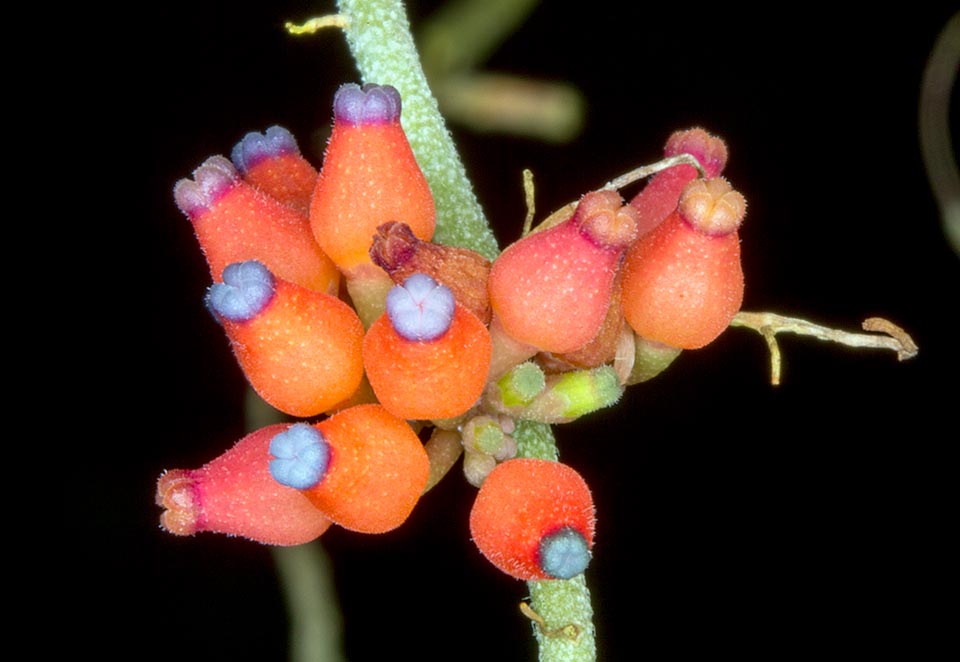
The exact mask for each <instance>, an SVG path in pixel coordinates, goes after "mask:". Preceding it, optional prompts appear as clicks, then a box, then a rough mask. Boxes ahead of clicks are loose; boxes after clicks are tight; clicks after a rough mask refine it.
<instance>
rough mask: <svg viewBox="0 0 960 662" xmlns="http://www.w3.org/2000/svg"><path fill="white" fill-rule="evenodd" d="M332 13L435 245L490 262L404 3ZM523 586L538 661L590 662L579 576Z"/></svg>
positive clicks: (589, 623)
mask: <svg viewBox="0 0 960 662" xmlns="http://www.w3.org/2000/svg"><path fill="white" fill-rule="evenodd" d="M338 6H339V9H340V13H341V14H342V15H344V16H345V17H346V19H347V27H346V34H347V43H348V44H349V46H350V50H351V52H352V53H353V56H354V58H355V59H356V61H357V67H358V69H359V70H360V74H361V77H362V78H363V80H364V81H365V82H377V83H385V84H390V85H393V86H394V87H396V88H397V89H398V90H399V92H400V96H401V98H402V99H403V115H402V122H403V125H404V130H405V131H406V132H407V136H408V139H409V140H410V144H411V146H412V147H413V151H414V153H415V154H416V156H417V161H418V162H419V164H420V167H421V168H422V170H423V172H424V175H426V177H427V181H428V182H430V189H431V191H432V192H433V196H434V200H435V202H436V205H437V231H436V234H435V236H434V240H435V241H437V242H438V243H443V244H450V245H454V246H461V247H464V248H471V249H473V250H475V251H477V252H479V253H481V254H483V255H485V256H486V257H489V258H491V259H492V258H494V257H495V256H496V255H497V253H498V252H499V251H498V248H497V243H496V239H494V236H493V232H492V230H491V229H490V225H489V223H488V222H487V219H486V217H485V216H484V214H483V211H482V209H481V208H480V204H479V203H478V202H477V199H476V196H475V195H474V193H473V188H472V186H471V184H470V181H469V180H468V179H467V175H466V170H465V168H464V167H463V164H462V163H461V162H460V157H459V154H458V153H457V150H456V147H455V146H454V144H453V141H452V139H451V138H450V134H449V132H448V131H447V128H446V124H445V122H444V120H443V117H442V116H441V115H440V111H439V110H438V108H437V102H436V100H435V99H434V97H433V95H432V93H431V92H430V88H429V86H428V85H427V80H426V78H425V76H424V74H423V69H422V68H421V66H420V59H419V56H418V54H417V50H416V47H415V46H414V43H413V37H412V36H411V34H410V24H409V21H408V20H407V15H406V9H405V8H404V5H403V2H402V1H401V0H339V2H338ZM515 438H516V440H517V445H518V448H519V449H520V454H521V455H524V456H526V457H542V458H545V459H550V460H556V459H557V447H556V443H555V442H554V439H553V432H552V431H551V429H550V426H548V425H542V424H538V423H530V422H526V421H521V422H519V423H518V426H517V430H516V433H515ZM528 586H529V589H530V595H531V597H532V603H531V606H532V608H533V610H534V611H535V612H537V613H538V614H540V615H541V616H542V617H543V618H544V619H545V621H546V624H547V633H544V632H543V631H542V630H541V629H540V628H536V629H535V634H536V637H537V641H538V642H539V644H540V660H541V662H560V661H563V662H566V661H568V660H569V661H576V662H588V661H592V660H595V659H596V643H595V636H594V627H593V610H592V608H591V607H590V593H589V591H588V590H587V587H586V582H585V580H584V578H583V576H582V575H581V576H579V577H577V578H575V579H572V580H551V581H541V582H529V583H528ZM571 632H575V636H570V633H571Z"/></svg>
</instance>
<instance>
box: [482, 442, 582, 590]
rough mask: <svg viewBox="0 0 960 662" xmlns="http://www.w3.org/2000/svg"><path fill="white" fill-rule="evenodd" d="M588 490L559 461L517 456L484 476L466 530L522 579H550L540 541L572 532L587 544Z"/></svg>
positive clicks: (495, 562)
mask: <svg viewBox="0 0 960 662" xmlns="http://www.w3.org/2000/svg"><path fill="white" fill-rule="evenodd" d="M594 526H595V520H594V507H593V498H592V497H591V495H590V489H589V488H588V487H587V484H586V483H585V482H584V480H583V478H581V476H580V474H578V473H577V472H576V471H575V470H574V469H572V468H570V467H569V466H567V465H564V464H561V463H559V462H550V461H547V460H539V459H531V458H517V459H513V460H507V461H506V462H503V463H501V464H499V465H497V467H496V468H495V469H494V470H493V471H492V472H491V473H490V475H488V476H487V478H486V480H485V481H484V482H483V485H482V486H481V487H480V491H479V492H478V493H477V497H476V500H475V501H474V504H473V508H472V509H471V511H470V534H471V536H472V537H473V541H474V543H476V545H477V547H478V548H479V550H480V552H481V553H482V554H483V555H484V556H485V557H486V558H487V559H488V560H489V561H490V562H491V563H493V565H495V566H496V567H497V568H499V569H500V570H502V571H503V572H505V573H507V574H508V575H510V576H512V577H516V578H517V579H523V580H527V581H529V580H537V579H553V578H554V577H552V576H551V575H550V574H548V573H547V572H546V571H545V570H544V569H543V567H542V561H543V559H542V558H541V543H542V541H543V540H544V539H545V538H546V537H548V536H550V535H553V534H557V533H558V532H564V531H572V532H576V534H578V535H579V536H580V537H581V538H582V540H583V542H584V543H585V544H586V550H587V551H589V549H591V548H592V547H593V536H594Z"/></svg>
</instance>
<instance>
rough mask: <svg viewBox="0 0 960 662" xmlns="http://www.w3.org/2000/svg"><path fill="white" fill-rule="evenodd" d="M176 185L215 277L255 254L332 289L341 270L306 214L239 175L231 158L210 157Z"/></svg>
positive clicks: (282, 272) (290, 275) (282, 271)
mask: <svg viewBox="0 0 960 662" xmlns="http://www.w3.org/2000/svg"><path fill="white" fill-rule="evenodd" d="M194 180H195V181H191V180H186V179H185V180H181V181H180V182H178V183H177V186H176V187H175V188H174V197H175V198H176V200H177V204H178V206H179V207H180V208H181V210H183V212H184V213H185V214H186V215H187V217H188V218H190V220H191V221H192V222H193V229H194V232H195V233H196V235H197V240H198V241H199V242H200V247H201V248H202V249H203V253H204V255H205V256H206V258H207V263H208V264H209V265H210V273H211V275H212V276H213V279H214V280H218V279H219V278H220V274H221V273H222V272H223V270H224V268H226V266H227V265H228V264H231V263H234V262H241V261H244V260H259V261H260V262H263V263H264V264H266V265H267V267H269V268H270V270H271V271H273V272H274V273H275V274H277V275H278V276H280V277H281V278H283V279H285V280H289V281H291V282H294V283H297V284H298V285H302V286H303V287H308V288H310V289H312V290H316V291H317V292H326V293H328V294H336V292H337V289H338V286H339V282H340V273H339V271H338V270H337V268H336V266H335V265H334V263H333V262H332V261H331V260H330V258H328V257H327V256H326V255H325V254H324V252H323V251H322V250H321V249H320V247H319V246H318V245H317V242H316V240H315V239H314V238H313V233H312V231H311V229H310V222H309V219H308V218H307V217H306V216H305V215H303V214H302V213H300V212H298V211H296V210H294V209H292V208H290V207H288V206H287V205H284V204H283V203H281V202H280V201H278V200H276V199H274V198H272V197H270V196H268V195H266V194H264V193H262V192H260V191H258V190H257V189H256V188H254V187H253V186H251V185H250V184H248V183H246V182H245V181H243V180H241V179H239V174H238V173H237V172H236V170H235V168H234V167H233V164H231V163H230V161H228V160H227V159H225V158H223V157H211V158H210V159H208V160H207V161H206V162H204V164H203V165H202V166H200V167H199V168H197V170H196V171H195V172H194Z"/></svg>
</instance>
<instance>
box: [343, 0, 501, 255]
mask: <svg viewBox="0 0 960 662" xmlns="http://www.w3.org/2000/svg"><path fill="white" fill-rule="evenodd" d="M338 5H339V8H340V13H341V14H343V15H344V16H346V18H347V27H346V35H347V43H348V44H349V46H350V50H351V52H352V53H353V55H354V58H355V59H356V61H357V68H358V69H359V70H360V75H361V77H362V78H363V81H364V82H368V83H380V84H389V85H393V86H394V87H396V88H397V90H399V91H400V97H401V98H402V99H403V112H402V115H401V122H402V123H403V128H404V131H406V134H407V138H408V139H409V141H410V146H411V147H412V148H413V152H414V154H415V155H416V157H417V162H418V163H419V164H420V168H421V169H422V170H423V173H424V175H426V177H427V181H428V182H430V190H431V191H432V193H433V199H434V202H435V203H436V207H437V230H436V234H435V235H434V240H435V241H436V242H437V243H441V244H448V245H452V246H461V247H464V248H471V249H473V250H475V251H477V252H478V253H480V254H482V255H483V256H485V257H487V258H490V259H493V258H494V257H495V256H496V255H497V253H498V248H497V241H496V239H495V238H494V236H493V232H492V230H491V229H490V224H489V223H488V222H487V219H486V216H484V214H483V209H481V207H480V203H479V202H478V201H477V196H476V195H475V194H474V192H473V187H472V186H471V184H470V180H469V179H467V173H466V169H465V168H464V167H463V163H461V161H460V156H459V154H458V153H457V148H456V146H454V144H453V139H452V138H451V137H450V132H449V131H448V130H447V126H446V123H445V122H444V120H443V117H442V116H441V115H440V110H439V108H438V107H437V101H436V99H434V97H433V94H432V93H431V92H430V87H429V86H428V85H427V79H426V77H425V76H424V74H423V69H422V68H421V66H420V59H419V56H418V55H417V50H416V46H414V43H413V37H412V36H411V34H410V24H409V21H408V20H407V13H406V9H405V8H404V6H403V2H401V0H339V3H338Z"/></svg>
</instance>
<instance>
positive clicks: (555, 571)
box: [540, 526, 590, 579]
mask: <svg viewBox="0 0 960 662" xmlns="http://www.w3.org/2000/svg"><path fill="white" fill-rule="evenodd" d="M589 564H590V549H589V548H588V547H587V541H586V540H585V539H584V537H583V536H582V535H581V534H580V532H579V531H577V530H576V529H574V528H572V527H569V526H565V527H563V528H561V529H558V530H557V531H555V532H554V533H550V534H548V535H545V536H544V537H543V539H541V540H540V568H541V570H543V571H544V572H545V573H547V574H548V575H550V576H551V577H553V578H555V579H571V578H573V577H576V576H577V575H579V574H580V573H581V572H583V571H584V570H586V569H587V566H588V565H589Z"/></svg>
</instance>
